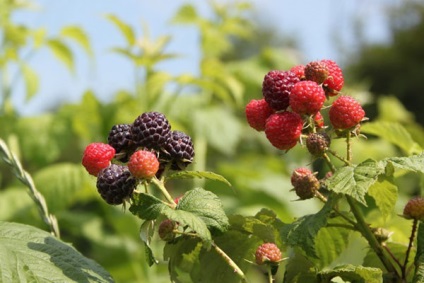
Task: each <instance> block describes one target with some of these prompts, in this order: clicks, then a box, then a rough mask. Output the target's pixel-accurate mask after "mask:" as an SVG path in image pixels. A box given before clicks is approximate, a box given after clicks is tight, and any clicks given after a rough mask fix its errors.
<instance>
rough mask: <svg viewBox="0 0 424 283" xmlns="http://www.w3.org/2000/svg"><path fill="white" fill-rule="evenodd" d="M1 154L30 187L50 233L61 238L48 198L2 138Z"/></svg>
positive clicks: (20, 179) (30, 192) (21, 179)
mask: <svg viewBox="0 0 424 283" xmlns="http://www.w3.org/2000/svg"><path fill="white" fill-rule="evenodd" d="M0 155H1V157H2V159H3V160H4V161H5V162H6V164H8V165H9V166H10V167H11V168H12V170H13V173H14V174H15V176H16V177H17V178H18V179H19V181H21V182H22V183H23V184H24V185H25V186H27V187H28V189H29V195H30V196H31V198H32V200H33V201H34V202H35V204H36V205H37V206H38V210H39V214H40V216H41V218H42V219H43V221H44V223H46V224H47V226H49V229H50V233H51V234H52V235H53V236H55V237H57V238H60V231H59V225H58V223H57V219H56V217H55V216H54V215H53V214H50V213H49V210H48V208H47V203H46V200H45V199H44V197H43V195H42V194H41V193H40V192H39V191H38V190H37V188H36V187H35V184H34V181H33V180H32V177H31V175H30V174H29V173H28V172H27V171H25V170H24V169H23V167H22V164H21V163H20V162H19V160H18V158H17V157H16V156H15V154H13V153H12V152H11V151H10V149H9V148H8V147H7V145H6V143H5V142H4V141H3V140H2V139H0Z"/></svg>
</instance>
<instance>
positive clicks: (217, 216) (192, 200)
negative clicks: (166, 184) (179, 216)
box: [176, 188, 229, 232]
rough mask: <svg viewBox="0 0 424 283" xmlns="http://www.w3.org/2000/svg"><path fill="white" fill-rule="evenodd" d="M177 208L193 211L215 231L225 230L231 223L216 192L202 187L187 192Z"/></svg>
mask: <svg viewBox="0 0 424 283" xmlns="http://www.w3.org/2000/svg"><path fill="white" fill-rule="evenodd" d="M176 210H177V211H179V210H183V211H187V212H190V213H193V214H194V215H196V216H198V217H199V218H200V219H201V220H202V221H203V222H204V223H205V224H206V226H207V227H208V228H209V229H211V230H213V231H214V230H217V231H220V232H224V231H226V230H227V228H228V225H229V223H228V217H227V215H226V214H225V211H224V208H223V206H222V203H221V200H220V199H219V198H218V197H217V196H216V195H215V194H214V193H212V192H210V191H206V190H204V189H201V188H196V189H193V190H190V191H188V192H186V193H185V194H184V195H183V196H182V198H181V199H180V201H179V202H178V205H177V208H176ZM195 231H197V230H195Z"/></svg>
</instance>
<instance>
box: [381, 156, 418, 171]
mask: <svg viewBox="0 0 424 283" xmlns="http://www.w3.org/2000/svg"><path fill="white" fill-rule="evenodd" d="M387 164H391V165H393V166H394V167H396V168H398V169H404V170H408V171H412V172H421V173H424V153H421V154H418V155H412V156H408V157H389V158H386V159H384V160H382V161H381V165H382V166H387Z"/></svg>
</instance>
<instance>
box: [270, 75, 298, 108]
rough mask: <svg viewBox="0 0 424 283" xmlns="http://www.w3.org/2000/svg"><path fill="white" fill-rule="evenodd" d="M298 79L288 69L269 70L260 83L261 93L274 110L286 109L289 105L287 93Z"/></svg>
mask: <svg viewBox="0 0 424 283" xmlns="http://www.w3.org/2000/svg"><path fill="white" fill-rule="evenodd" d="M299 81H300V79H299V78H298V77H297V76H296V74H295V73H292V72H290V71H276V70H274V71H270V72H268V73H267V74H266V75H265V78H264V81H263V83H262V94H263V96H264V98H265V101H266V102H267V103H268V104H269V106H271V108H272V109H274V110H276V111H280V110H286V109H287V107H288V106H289V95H290V91H291V89H292V87H293V86H294V85H295V84H296V83H297V82H299Z"/></svg>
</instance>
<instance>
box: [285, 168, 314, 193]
mask: <svg viewBox="0 0 424 283" xmlns="http://www.w3.org/2000/svg"><path fill="white" fill-rule="evenodd" d="M291 183H292V185H293V187H294V191H295V192H296V195H297V196H298V197H299V198H300V199H301V200H305V199H310V198H313V197H314V196H315V192H316V191H317V190H319V187H320V183H319V181H318V179H317V177H316V176H315V174H314V173H312V172H311V170H309V169H308V168H303V167H301V168H298V169H296V170H294V171H293V173H292V175H291Z"/></svg>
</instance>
